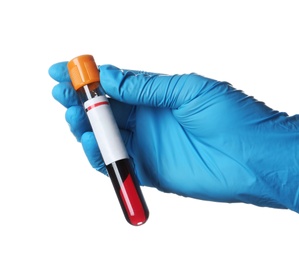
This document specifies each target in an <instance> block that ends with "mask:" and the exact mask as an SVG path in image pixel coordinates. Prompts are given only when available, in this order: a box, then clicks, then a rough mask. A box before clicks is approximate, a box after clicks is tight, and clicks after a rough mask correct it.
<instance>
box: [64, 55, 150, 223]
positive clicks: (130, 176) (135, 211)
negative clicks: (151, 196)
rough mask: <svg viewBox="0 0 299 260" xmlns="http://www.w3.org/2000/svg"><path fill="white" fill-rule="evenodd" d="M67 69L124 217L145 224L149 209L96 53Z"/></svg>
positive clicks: (84, 57) (80, 59)
mask: <svg viewBox="0 0 299 260" xmlns="http://www.w3.org/2000/svg"><path fill="white" fill-rule="evenodd" d="M68 71H69V74H70V77H71V81H72V85H73V87H74V89H75V90H76V92H77V94H78V95H79V97H80V99H81V102H82V104H83V106H84V109H85V111H86V113H87V116H88V119H89V121H90V124H91V127H92V130H93V132H94V135H95V137H96V140H97V143H98V146H99V148H100V151H101V155H102V157H103V160H104V163H105V165H106V168H107V171H108V174H109V177H110V179H111V181H112V184H113V187H114V190H115V192H116V195H117V198H118V200H119V203H120V205H121V208H122V211H123V213H124V215H125V218H126V220H127V221H128V222H129V223H130V224H131V225H134V226H139V225H142V224H144V223H145V222H146V221H147V219H148V217H149V210H148V208H147V205H146V202H145V200H144V197H143V194H142V192H141V189H140V186H139V185H138V182H137V180H136V177H135V174H134V171H133V167H132V166H131V162H130V159H129V156H128V154H127V151H126V148H125V146H124V143H123V140H122V138H121V135H120V132H119V129H118V127H117V124H116V122H115V119H114V117H113V114H112V111H111V108H110V105H109V101H108V99H107V98H106V95H105V93H104V91H103V89H102V87H101V83H100V77H99V71H98V69H97V66H96V63H95V61H94V58H93V56H91V55H81V56H78V57H76V58H74V59H72V60H71V61H70V62H69V63H68Z"/></svg>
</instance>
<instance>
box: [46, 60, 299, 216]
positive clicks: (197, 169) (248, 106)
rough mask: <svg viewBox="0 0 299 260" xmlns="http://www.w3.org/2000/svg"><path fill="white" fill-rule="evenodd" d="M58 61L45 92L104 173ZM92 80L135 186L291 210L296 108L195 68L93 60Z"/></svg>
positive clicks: (296, 188) (298, 153)
mask: <svg viewBox="0 0 299 260" xmlns="http://www.w3.org/2000/svg"><path fill="white" fill-rule="evenodd" d="M66 64H67V63H66V62H61V63H57V64H54V65H52V66H51V67H50V69H49V74H50V76H51V77H52V78H53V79H55V80H56V81H58V82H59V84H58V85H56V86H55V87H54V88H53V92H52V93H53V96H54V98H55V99H56V100H57V101H59V102H60V103H61V104H62V105H64V106H65V107H66V108H67V112H66V120H67V122H68V123H69V124H70V127H71V131H72V132H73V134H74V135H75V136H76V138H77V139H78V140H79V141H80V142H81V143H82V145H83V148H84V151H85V153H86V156H87V158H88V159H89V161H90V163H91V165H92V166H93V167H94V168H96V169H98V170H100V171H102V172H104V171H105V166H104V164H103V161H102V158H101V155H100V152H99V150H98V148H97V145H96V141H95V138H94V135H93V133H92V132H91V128H90V125H89V123H88V119H87V117H86V115H85V112H84V110H83V108H82V106H81V104H80V102H79V99H78V98H77V95H76V93H75V91H74V90H73V88H72V86H71V83H70V79H69V75H68V72H67V67H66ZM99 70H100V79H101V83H102V86H103V88H104V90H105V91H106V93H107V94H108V95H109V96H110V97H111V99H110V100H111V101H110V102H111V107H112V110H113V113H114V115H115V118H116V121H117V123H118V125H119V127H120V129H121V132H122V135H123V138H124V141H125V144H126V147H127V150H128V153H129V155H130V157H131V158H132V160H133V163H134V167H135V171H136V174H137V177H138V179H139V182H140V184H141V185H146V186H152V187H156V188H157V189H159V190H161V191H164V192H172V193H176V194H179V195H183V196H187V197H192V198H197V199H202V200H211V201H219V202H244V203H250V204H254V205H258V206H267V207H274V208H288V209H291V210H293V211H296V212H299V115H295V116H292V117H290V116H288V115H287V114H286V113H281V112H278V111H275V110H273V109H271V108H269V107H267V106H266V105H265V104H264V103H262V102H259V101H257V100H255V99H254V98H253V97H250V96H247V95H246V94H244V93H243V92H242V91H240V90H236V89H235V88H233V87H232V86H231V85H230V84H229V83H227V82H219V81H216V80H212V79H209V78H205V77H202V76H199V75H197V74H189V75H173V76H168V75H159V74H153V73H146V72H138V71H123V70H120V69H118V68H117V67H114V66H112V65H103V66H99Z"/></svg>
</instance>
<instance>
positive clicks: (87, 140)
mask: <svg viewBox="0 0 299 260" xmlns="http://www.w3.org/2000/svg"><path fill="white" fill-rule="evenodd" d="M81 144H82V147H83V150H84V153H85V155H86V157H87V159H88V161H89V163H90V165H91V166H92V167H93V168H94V169H96V170H98V171H100V172H102V173H104V174H106V175H107V170H106V166H105V164H104V161H103V158H102V155H101V152H100V149H99V147H98V144H97V142H96V138H95V136H94V134H93V132H85V133H84V134H83V135H82V138H81Z"/></svg>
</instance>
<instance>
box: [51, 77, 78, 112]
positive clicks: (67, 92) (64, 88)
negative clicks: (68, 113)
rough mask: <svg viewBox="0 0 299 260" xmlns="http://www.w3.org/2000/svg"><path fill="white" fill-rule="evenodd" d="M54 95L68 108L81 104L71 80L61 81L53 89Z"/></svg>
mask: <svg viewBox="0 0 299 260" xmlns="http://www.w3.org/2000/svg"><path fill="white" fill-rule="evenodd" d="M52 96H53V97H54V99H55V100H56V101H58V102H59V103H60V104H61V105H63V106H64V107H66V108H69V107H71V106H77V105H80V104H81V102H80V99H79V97H78V95H77V93H76V91H75V90H74V88H73V86H72V84H71V83H70V82H63V83H59V84H57V85H56V86H54V88H53V89H52Z"/></svg>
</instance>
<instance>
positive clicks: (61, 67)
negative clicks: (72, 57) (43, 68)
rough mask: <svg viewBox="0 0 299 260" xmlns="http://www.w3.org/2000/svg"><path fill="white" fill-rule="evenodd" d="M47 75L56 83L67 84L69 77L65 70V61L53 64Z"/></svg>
mask: <svg viewBox="0 0 299 260" xmlns="http://www.w3.org/2000/svg"><path fill="white" fill-rule="evenodd" d="M48 73H49V75H50V77H51V78H52V79H54V80H56V81H57V82H67V81H71V80H70V75H69V72H68V69H67V61H62V62H58V63H55V64H53V65H52V66H51V67H50V68H49V70H48Z"/></svg>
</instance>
